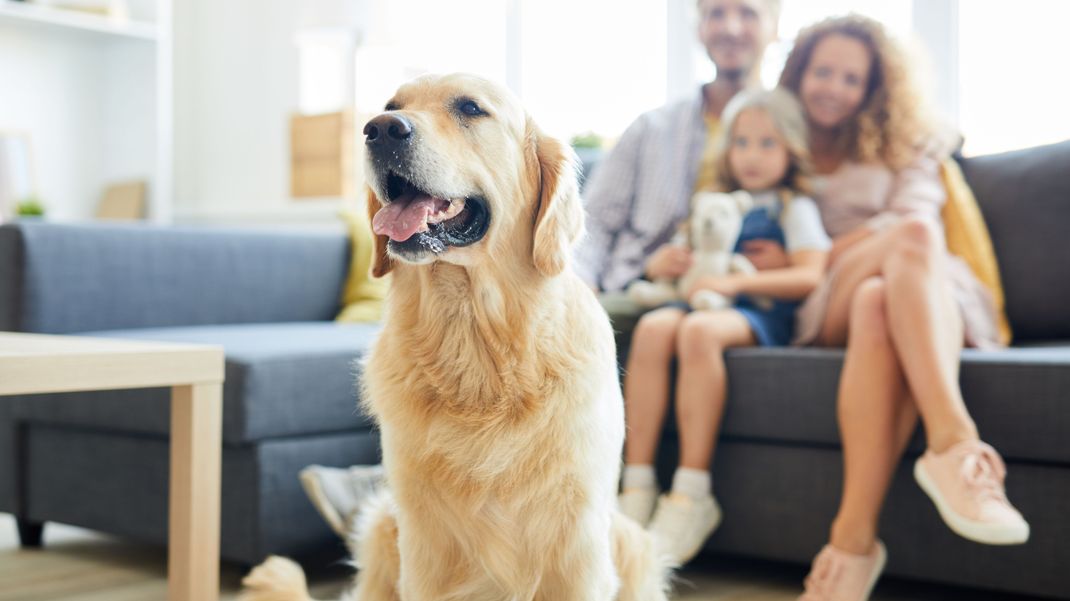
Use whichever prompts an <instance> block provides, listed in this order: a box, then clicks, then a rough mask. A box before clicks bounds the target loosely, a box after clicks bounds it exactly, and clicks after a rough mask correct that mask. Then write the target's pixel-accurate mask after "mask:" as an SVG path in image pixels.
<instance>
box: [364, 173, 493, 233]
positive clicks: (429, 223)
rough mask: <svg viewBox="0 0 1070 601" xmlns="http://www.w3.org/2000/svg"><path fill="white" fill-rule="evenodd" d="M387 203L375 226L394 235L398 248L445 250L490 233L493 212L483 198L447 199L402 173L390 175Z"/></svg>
mask: <svg viewBox="0 0 1070 601" xmlns="http://www.w3.org/2000/svg"><path fill="white" fill-rule="evenodd" d="M385 187H386V190H385V192H386V196H387V199H386V200H387V202H386V203H385V204H384V206H383V207H382V208H381V209H379V212H378V213H376V214H375V218H374V219H373V220H372V229H373V230H374V231H375V233H376V234H379V235H382V236H386V237H388V238H390V245H391V247H392V248H393V249H394V250H396V251H416V250H420V251H431V252H435V253H441V252H444V251H445V250H446V249H447V248H448V247H450V246H467V245H469V244H473V243H475V242H478V241H479V240H480V239H482V238H483V236H484V234H486V232H487V225H488V223H489V219H488V217H489V211H488V210H487V204H486V201H484V200H483V199H482V198H479V197H460V198H446V197H443V196H436V195H435V194H431V193H429V192H425V191H423V190H421V189H419V188H417V187H416V186H415V185H413V183H412V182H410V181H409V180H407V179H405V178H404V177H401V176H400V175H398V174H396V173H394V172H390V173H389V174H388V175H387V178H386V186H385Z"/></svg>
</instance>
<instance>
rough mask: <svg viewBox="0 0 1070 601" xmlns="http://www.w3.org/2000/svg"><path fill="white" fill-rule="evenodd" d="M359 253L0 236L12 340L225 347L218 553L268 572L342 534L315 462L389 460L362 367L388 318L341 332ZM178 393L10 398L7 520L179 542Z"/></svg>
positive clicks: (177, 238)
mask: <svg viewBox="0 0 1070 601" xmlns="http://www.w3.org/2000/svg"><path fill="white" fill-rule="evenodd" d="M348 263H349V244H348V240H347V238H346V236H345V235H344V234H343V233H342V232H341V229H340V228H339V231H338V232H330V233H278V232H275V233H268V232H256V231H244V230H212V229H181V228H156V227H140V226H111V225H109V226H104V225H56V224H49V223H46V222H34V221H27V222H21V223H17V224H14V225H5V226H3V227H0V330H18V331H25V332H43V333H78V334H86V335H92V336H111V337H121V338H143V339H157V340H165V341H179V342H210V343H213V344H219V345H222V346H223V347H224V349H225V352H226V382H225V384H224V392H223V397H224V420H223V445H224V448H223V505H222V537H223V539H222V556H223V557H224V558H225V559H229V560H232V561H236V562H240V563H244V564H255V563H257V562H259V561H260V560H262V559H263V558H264V556H265V555H267V554H268V553H273V552H274V553H287V554H292V555H298V556H300V555H304V554H307V553H311V552H314V551H319V550H322V549H324V548H325V547H326V546H328V545H331V544H332V543H333V542H334V541H335V537H334V535H333V533H331V532H330V531H329V530H328V529H327V527H326V526H325V525H324V523H323V521H322V520H320V519H319V518H318V516H317V515H316V513H315V511H314V510H313V509H312V507H311V505H310V504H309V503H308V501H307V500H306V499H305V497H304V494H303V493H302V491H301V490H300V485H299V483H298V480H297V472H298V470H300V469H301V468H302V467H304V466H306V465H308V464H310V463H321V464H325V465H350V464H353V463H376V462H378V460H379V455H378V438H377V435H376V434H375V433H374V432H373V431H372V430H371V426H370V424H369V422H368V421H367V419H365V417H364V416H362V415H361V414H360V413H359V412H358V410H357V407H356V400H357V397H356V389H355V386H354V360H355V359H356V358H358V357H359V356H360V355H361V354H362V353H363V352H364V350H365V349H366V348H368V345H369V344H370V342H371V340H372V339H373V337H374V335H375V333H376V332H377V331H378V325H339V324H335V323H334V322H332V321H330V320H331V319H333V317H334V315H335V314H336V313H337V312H338V310H339V302H340V298H341V289H342V285H343V283H344V280H345V276H346V272H347V269H348ZM168 394H169V391H168V390H167V389H148V390H126V391H112V392H100V393H79V394H63V395H44V396H33V397H29V396H28V397H20V398H15V399H13V401H14V402H12V399H4V400H3V401H2V402H0V445H2V446H0V511H5V512H11V513H14V514H15V515H16V516H17V517H18V518H19V520H20V527H22V529H23V533H24V534H26V535H27V538H30V539H32V538H33V537H34V535H35V534H36V533H35V531H34V530H35V529H34V527H33V525H34V524H39V523H43V522H45V521H56V522H63V523H68V524H76V525H79V526H84V527H88V528H92V529H96V530H101V531H105V532H111V533H115V534H118V535H121V536H127V537H130V538H135V539H140V540H144V541H150V542H160V543H162V542H164V541H165V539H166V532H167V510H166V501H167V494H166V492H167V482H168V480H167V475H168V441H167V438H166V433H167V432H168V422H169V411H168V401H167V399H168Z"/></svg>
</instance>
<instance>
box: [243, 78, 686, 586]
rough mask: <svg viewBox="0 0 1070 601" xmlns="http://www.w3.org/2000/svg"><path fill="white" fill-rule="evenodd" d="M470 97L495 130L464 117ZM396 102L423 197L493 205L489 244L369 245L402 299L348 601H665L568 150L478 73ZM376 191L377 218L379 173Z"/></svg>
mask: <svg viewBox="0 0 1070 601" xmlns="http://www.w3.org/2000/svg"><path fill="white" fill-rule="evenodd" d="M461 96H463V97H467V98H471V99H473V100H475V101H476V102H478V104H479V105H480V106H481V107H483V108H484V109H485V110H486V111H487V112H488V113H489V115H488V116H483V117H480V118H478V119H471V120H463V119H459V118H458V116H457V115H455V114H454V113H453V112H451V108H450V107H451V106H454V103H455V101H456V98H458V97H461ZM392 103H393V104H394V105H396V107H397V110H398V111H399V113H400V114H403V115H404V116H405V117H406V118H407V119H408V120H409V121H410V122H411V123H412V124H413V130H414V132H415V134H414V144H415V145H418V148H414V149H413V152H416V153H418V154H417V155H416V156H418V157H420V160H419V163H420V165H419V167H418V168H419V169H420V170H421V171H422V174H421V178H423V181H429V182H432V183H433V184H434V185H436V187H437V189H451V190H456V191H458V194H464V195H472V194H479V195H482V197H483V198H485V199H486V201H487V204H488V206H489V207H490V213H491V222H490V227H489V229H488V230H487V233H486V236H485V237H484V238H483V239H482V240H481V241H480V242H477V243H475V244H473V245H471V246H467V247H463V248H451V249H449V250H447V251H446V252H444V253H440V254H434V255H429V256H427V257H425V258H421V259H418V260H416V262H415V263H414V262H412V261H413V258H412V257H407V261H405V260H402V259H401V258H400V257H396V256H392V255H391V254H389V253H388V250H387V241H386V239H385V237H382V236H378V237H377V238H376V262H375V265H374V268H373V271H374V273H375V274H376V275H379V276H381V275H383V274H385V273H387V272H392V273H393V283H392V284H391V289H390V293H389V296H388V299H387V309H386V314H385V317H384V329H383V331H382V334H381V335H380V337H379V338H378V340H377V342H376V344H375V347H374V349H373V351H372V353H371V355H370V358H369V360H368V362H367V364H366V366H365V369H364V373H363V382H364V394H363V398H364V407H365V409H366V410H367V411H368V412H369V413H371V414H372V415H374V416H375V418H376V419H377V421H378V423H379V426H380V428H381V433H382V449H383V464H384V466H385V468H386V470H387V474H388V477H387V480H388V483H389V490H388V491H385V492H383V493H382V494H381V495H380V496H379V498H377V499H376V501H375V503H373V504H372V505H370V506H369V507H367V508H365V509H364V510H363V515H362V517H361V520H360V521H361V524H360V527H359V529H358V532H357V536H356V540H355V542H354V549H353V550H354V556H355V559H356V562H357V564H358V566H359V568H360V571H359V573H358V575H357V583H356V588H355V590H353V591H352V592H351V593H350V595H352V598H354V599H358V600H360V601H387V600H398V599H401V600H404V601H446V600H456V601H513V600H523V601H527V600H532V601H609V600H612V599H619V600H621V601H659V600H662V599H666V579H667V575H668V574H667V572H668V566H667V564H666V563H665V561H664V560H663V559H662V558H661V557H660V555H659V554H658V553H657V551H656V549H655V544H654V541H653V539H652V538H651V537H650V536H649V535H648V534H647V533H646V532H645V531H643V530H642V529H641V528H640V527H639V526H638V525H637V524H635V523H634V522H632V521H631V520H629V519H628V518H625V517H623V516H622V515H620V514H619V513H618V512H617V511H616V509H615V492H616V486H617V479H618V476H619V466H620V452H621V446H622V442H623V437H624V416H623V403H622V400H621V394H620V387H619V381H618V374H617V364H616V355H615V350H614V343H613V334H612V331H611V328H610V324H609V321H608V319H607V317H606V314H605V311H604V310H603V309H602V308H601V307H600V306H599V304H598V302H597V300H596V298H595V296H594V294H592V292H591V291H590V289H588V288H587V286H586V285H585V284H584V283H583V282H582V281H581V280H580V279H579V278H578V277H577V276H576V275H574V274H573V272H572V271H571V269H570V268H569V261H570V259H569V256H570V249H571V246H572V244H573V242H574V241H575V240H576V239H577V238H578V237H579V235H580V234H581V232H582V229H583V209H582V206H581V202H580V198H579V195H578V191H577V184H576V177H575V162H574V155H573V153H572V151H571V150H570V149H569V148H568V147H567V146H566V145H564V144H562V143H561V142H559V141H557V140H555V139H553V138H550V137H547V136H546V135H544V134H543V133H542V132H541V131H540V130H539V129H538V128H537V127H536V126H535V125H534V123H533V122H532V120H531V119H530V118H529V117H528V116H527V115H526V114H525V112H524V111H523V109H522V108H520V106H519V104H518V103H517V101H516V100H515V99H514V98H513V97H512V96H511V95H510V94H509V93H508V92H507V91H506V90H504V89H502V88H500V87H498V86H495V85H492V84H490V83H488V82H486V81H484V80H481V79H478V78H475V77H471V76H464V75H451V76H445V77H424V78H421V79H418V80H416V81H414V82H412V83H409V84H407V85H405V86H403V87H402V88H401V89H400V90H399V91H398V92H397V94H396V95H395V97H394V99H393V101H392ZM371 160H373V159H369V161H371ZM369 182H370V186H371V195H370V203H369V210H370V211H371V212H372V213H373V214H374V212H375V211H376V210H378V208H379V205H380V200H379V195H382V194H384V192H383V187H384V186H383V185H382V184H381V183H380V182H378V181H377V180H376V176H375V170H374V169H372V168H370V169H369ZM245 583H246V586H247V591H246V593H245V594H246V596H245V597H244V599H246V600H247V601H266V600H273V601H282V600H293V601H298V600H302V601H303V600H305V599H308V594H307V592H306V590H305V587H304V582H303V575H302V574H301V572H300V570H299V569H297V568H296V567H295V566H293V565H292V564H291V563H289V562H288V560H282V559H280V558H272V559H270V560H269V561H268V562H266V563H265V564H263V565H262V566H260V567H259V568H257V569H256V570H254V572H253V573H251V574H250V576H249V577H247V578H246V581H245Z"/></svg>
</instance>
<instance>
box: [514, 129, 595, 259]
mask: <svg viewBox="0 0 1070 601" xmlns="http://www.w3.org/2000/svg"><path fill="white" fill-rule="evenodd" d="M528 140H529V144H533V145H534V146H535V162H536V165H535V170H536V171H537V173H536V175H537V177H538V191H539V195H538V205H537V207H536V208H535V220H534V225H533V228H534V229H533V235H532V250H531V257H532V260H533V261H534V263H535V269H537V270H538V271H539V273H541V274H542V275H545V276H554V275H557V274H559V273H561V272H562V271H563V270H564V269H565V265H566V264H567V263H568V260H569V255H570V253H571V252H572V244H573V243H574V242H575V241H576V240H577V239H578V238H579V237H580V235H581V234H582V233H583V205H582V203H581V201H580V192H579V185H578V183H577V181H576V153H574V152H573V151H572V149H571V148H570V147H569V146H567V145H565V144H564V143H563V142H561V141H559V140H557V139H555V138H552V137H550V136H547V135H546V134H544V133H542V131H540V130H539V128H538V127H537V126H536V125H535V124H534V123H533V122H532V121H531V119H528Z"/></svg>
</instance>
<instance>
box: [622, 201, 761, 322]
mask: <svg viewBox="0 0 1070 601" xmlns="http://www.w3.org/2000/svg"><path fill="white" fill-rule="evenodd" d="M753 204H754V201H753V200H752V199H751V196H750V194H748V193H747V192H745V191H743V190H738V191H736V192H732V193H731V194H724V193H715V192H700V193H698V194H696V195H695V197H694V198H693V199H692V202H691V217H690V219H689V221H688V230H689V234H690V235H689V236H687V238H688V239H689V241H690V247H691V251H692V257H693V262H692V264H691V267H690V268H689V269H688V270H687V272H686V273H685V274H684V275H683V276H682V277H680V278H679V279H678V280H677V281H675V282H673V280H672V279H671V278H659V279H658V280H656V281H653V282H648V281H643V280H640V281H635V282H632V283H631V285H629V286H628V296H629V297H630V298H631V299H632V300H633V301H634V302H635V303H636V304H638V305H639V306H640V307H643V308H650V307H656V306H659V305H663V304H665V303H668V302H672V301H681V300H682V301H687V302H688V304H690V305H691V307H692V308H694V309H699V310H704V309H705V310H708V309H724V308H727V307H731V306H732V303H733V301H734V300H735V299H732V298H728V297H726V296H724V295H723V294H719V293H717V292H714V291H712V290H700V291H698V292H696V293H695V294H694V296H692V297H691V298H690V299H688V298H685V296H686V294H687V291H688V290H689V289H690V288H691V286H692V285H693V284H694V283H695V281H696V280H697V279H698V278H700V277H703V276H725V275H729V274H732V273H754V271H755V269H754V265H752V264H751V262H750V261H749V260H748V259H747V258H746V257H744V256H743V255H741V254H738V253H735V252H733V250H734V249H735V246H736V241H737V240H738V239H739V233H740V230H741V229H742V227H743V217H744V216H745V215H746V214H747V211H749V210H750V208H751V207H752V206H753ZM673 243H674V244H681V245H683V244H687V241H686V240H685V239H684V236H683V235H681V234H677V236H675V237H674V238H673Z"/></svg>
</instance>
